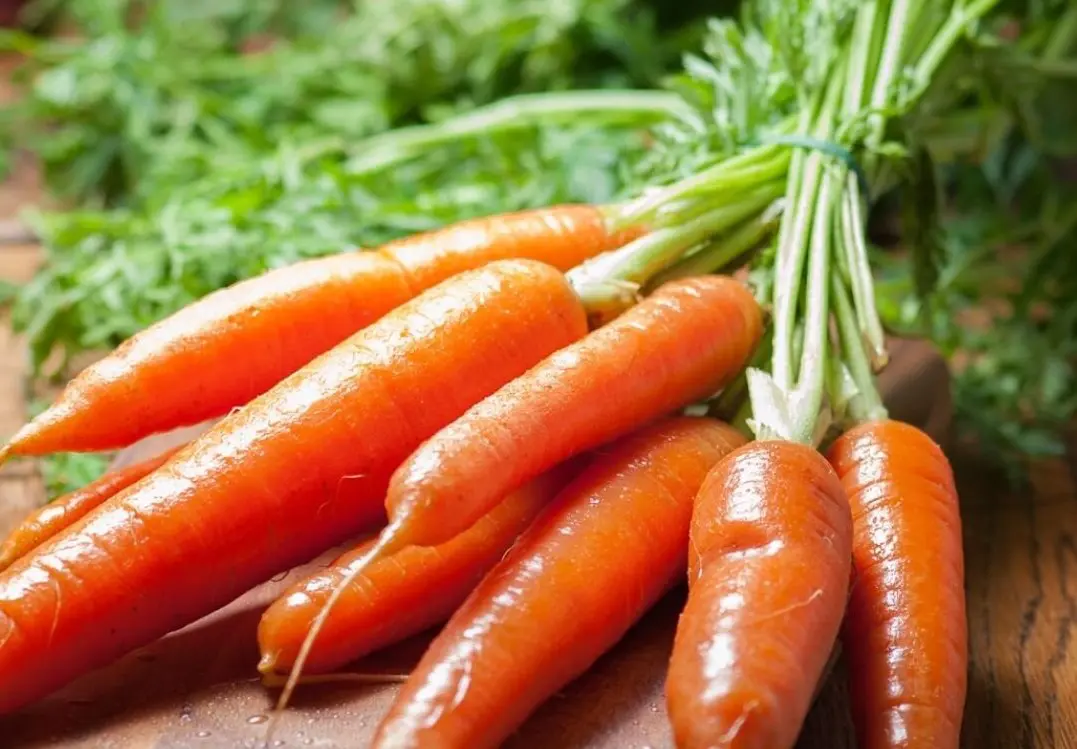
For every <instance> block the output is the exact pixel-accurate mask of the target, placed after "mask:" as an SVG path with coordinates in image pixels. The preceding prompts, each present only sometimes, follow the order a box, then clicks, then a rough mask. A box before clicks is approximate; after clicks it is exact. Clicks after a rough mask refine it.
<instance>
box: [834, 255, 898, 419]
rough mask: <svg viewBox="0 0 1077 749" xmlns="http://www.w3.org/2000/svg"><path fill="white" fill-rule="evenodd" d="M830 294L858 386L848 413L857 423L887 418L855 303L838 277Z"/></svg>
mask: <svg viewBox="0 0 1077 749" xmlns="http://www.w3.org/2000/svg"><path fill="white" fill-rule="evenodd" d="M831 295H832V296H833V299H834V314H835V318H836V319H837V323H838V336H839V338H840V340H841V350H842V353H843V354H844V359H845V364H846V366H847V367H848V369H849V373H850V374H851V375H852V378H853V381H854V382H855V383H856V389H857V395H856V397H855V398H853V399H852V401H850V403H849V413H850V414H851V415H852V417H853V419H855V420H856V421H857V422H858V423H863V422H865V421H876V420H879V419H885V418H886V407H885V406H883V402H882V398H881V397H880V396H879V391H878V389H877V388H876V387H875V378H874V377H873V375H872V371H871V364H870V363H869V362H868V357H867V354H866V352H865V351H864V346H863V343H862V341H861V338H860V334H859V331H858V330H857V325H856V319H855V316H854V314H853V310H852V305H850V303H849V297H848V295H847V294H846V292H845V286H844V285H843V284H842V283H841V280H840V279H839V278H838V277H837V276H833V277H832V278H831Z"/></svg>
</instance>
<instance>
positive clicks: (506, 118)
mask: <svg viewBox="0 0 1077 749" xmlns="http://www.w3.org/2000/svg"><path fill="white" fill-rule="evenodd" d="M685 106H686V105H685V104H684V102H683V100H682V99H681V98H680V97H679V96H677V95H676V94H672V93H668V92H664V91H632V90H622V91H615V90H595V91H565V92H560V93H556V94H551V93H544V94H521V95H519V96H513V97H509V98H507V99H502V100H501V101H498V102H495V103H493V104H490V105H488V106H485V107H480V108H478V109H475V110H472V111H470V112H468V113H466V114H462V115H459V116H456V117H452V118H449V119H447V120H444V121H442V122H435V123H430V124H427V125H414V126H411V127H403V128H397V129H396V130H389V131H387V132H385V133H380V134H378V135H375V136H372V137H370V138H366V139H365V140H363V141H361V142H360V143H358V144H356V146H355V148H353V149H352V153H353V155H352V158H351V160H350V161H349V163H348V171H349V173H350V174H368V173H372V172H377V171H379V170H381V169H385V168H387V167H390V166H393V165H395V164H398V163H400V162H401V161H405V160H407V159H409V158H411V157H413V156H415V155H417V154H418V153H420V152H421V151H422V150H424V149H427V148H430V147H433V146H439V145H444V144H446V143H449V142H452V141H457V140H464V139H466V138H471V137H475V136H479V135H483V136H486V135H493V134H495V133H503V132H507V131H511V130H522V129H527V128H531V127H534V126H535V125H536V124H539V123H550V122H558V121H569V122H571V121H572V120H573V119H575V118H577V117H579V116H580V115H584V114H586V115H589V116H596V115H606V116H608V119H609V120H611V121H619V120H620V121H626V122H631V123H634V122H657V121H661V120H664V119H671V118H673V117H675V116H676V115H677V113H678V112H680V111H682V110H683V109H684V107H685Z"/></svg>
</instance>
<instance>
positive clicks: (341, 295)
mask: <svg viewBox="0 0 1077 749" xmlns="http://www.w3.org/2000/svg"><path fill="white" fill-rule="evenodd" d="M636 235H637V232H634V231H629V232H624V233H621V234H612V233H610V232H609V231H608V230H607V228H606V222H605V219H604V217H603V215H602V212H601V210H600V209H599V208H597V207H594V206H590V205H562V206H554V207H551V208H543V209H538V210H531V211H522V212H519V213H508V214H504V215H499V216H491V217H488V218H482V219H474V220H471V221H464V222H461V223H458V224H454V225H452V226H449V227H447V228H444V229H440V230H438V231H432V232H427V233H424V234H419V235H416V236H413V237H408V238H405V239H401V240H398V241H396V242H391V243H389V244H387V245H385V246H383V247H381V248H379V249H378V250H375V251H365V252H363V251H361V252H349V253H344V254H341V255H336V256H332V257H327V258H320V259H316V260H308V261H304V262H300V263H296V264H294V265H291V266H288V267H285V268H279V269H276V270H273V271H270V272H269V273H266V274H264V275H262V276H259V277H257V278H253V279H249V280H246V281H242V282H240V283H237V284H235V285H233V286H231V287H229V288H227V289H222V290H220V291H217V292H214V293H212V294H210V295H208V296H206V297H203V298H202V299H200V300H198V301H196V302H194V303H192V304H191V305H189V306H188V307H186V308H184V309H182V310H180V311H179V312H177V313H175V314H174V315H172V316H170V317H168V318H166V319H165V320H162V321H161V322H159V323H157V324H155V325H152V326H151V327H149V328H147V329H146V330H144V331H142V332H141V333H138V334H137V335H135V336H133V337H132V338H130V339H129V340H127V341H126V342H124V343H123V344H122V345H121V346H120V347H119V348H117V349H116V350H115V351H114V352H112V353H111V354H110V355H108V356H106V357H105V358H104V359H102V360H100V361H99V362H97V363H95V364H93V365H91V366H89V367H87V368H86V369H85V370H83V371H82V372H81V373H80V374H79V375H78V376H77V377H75V378H74V379H73V380H72V381H71V382H70V383H69V384H68V385H67V387H66V388H65V389H64V391H63V393H62V394H61V395H60V397H59V399H58V400H57V401H56V402H55V403H54V404H53V405H52V406H51V407H50V408H49V409H47V410H46V411H44V412H43V413H42V414H41V415H39V416H38V417H37V418H36V419H34V421H32V422H31V423H29V424H27V425H26V426H25V427H24V428H23V429H22V430H21V431H20V432H19V433H18V434H16V435H15V437H14V438H12V440H11V442H10V444H9V446H8V448H7V450H8V451H9V452H10V453H11V454H13V455H43V454H46V453H50V452H59V451H72V452H78V451H88V450H91V451H92V450H106V449H112V448H118V447H125V446H127V445H130V444H132V443H133V442H135V441H137V440H139V439H142V438H143V437H146V436H148V435H150V434H153V433H156V432H162V431H167V430H170V429H174V428H177V427H180V426H186V425H189V424H196V423H199V422H202V421H204V420H207V419H210V418H213V417H217V416H221V415H223V414H226V413H228V412H229V411H230V410H231V409H233V408H236V407H239V406H242V405H244V404H245V403H247V402H248V401H249V400H250V399H251V398H253V397H255V396H257V395H260V394H261V393H263V392H265V391H266V390H268V389H269V388H270V387H272V386H273V385H274V384H276V383H277V382H278V381H280V380H281V379H282V378H284V377H285V376H287V375H288V374H290V373H292V372H294V371H295V370H297V369H298V368H299V367H301V366H303V365H304V364H306V363H307V362H309V361H310V360H311V359H313V358H314V357H315V356H317V355H319V354H321V353H323V352H325V351H328V350H329V349H330V348H332V347H333V346H335V345H336V344H337V343H339V342H340V341H342V340H344V339H345V338H347V337H348V336H350V335H351V334H353V333H355V332H356V331H358V330H360V329H361V328H363V327H365V326H367V325H369V324H370V323H372V322H374V321H375V320H377V319H378V318H380V317H381V316H382V315H384V314H385V313H386V312H388V311H389V310H391V309H394V308H395V307H397V306H399V305H400V304H402V303H403V302H405V301H406V300H408V299H410V298H412V297H413V296H415V295H416V294H418V293H420V292H421V291H423V290H424V289H427V288H430V287H431V286H433V285H435V284H438V283H440V282H442V281H444V280H445V279H447V278H450V277H452V276H454V275H456V274H457V273H459V272H461V271H464V270H470V269H472V268H478V267H480V266H482V265H485V264H486V263H488V262H492V261H495V260H507V259H514V258H522V259H535V260H540V261H543V262H545V263H547V264H549V265H553V266H554V267H556V268H558V269H560V270H568V269H569V268H571V267H573V266H575V265H577V264H578V263H580V262H582V261H584V260H586V259H587V258H589V257H592V256H594V255H597V254H599V253H601V252H604V251H606V250H609V249H612V248H614V247H617V246H619V245H620V244H622V243H624V242H626V241H628V240H629V239H631V238H633V237H634V236H636Z"/></svg>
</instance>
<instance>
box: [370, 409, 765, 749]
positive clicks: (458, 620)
mask: <svg viewBox="0 0 1077 749" xmlns="http://www.w3.org/2000/svg"><path fill="white" fill-rule="evenodd" d="M743 441H744V438H743V437H741V436H740V434H738V433H737V432H736V431H735V430H733V429H732V428H730V427H728V426H726V425H724V424H721V423H719V422H716V421H713V420H710V419H694V418H687V417H678V418H673V419H669V420H665V421H663V422H659V423H658V424H654V425H651V426H650V427H649V428H646V429H644V430H642V431H641V432H638V433H636V434H635V435H632V436H629V437H627V438H625V439H623V440H621V441H619V442H617V443H615V444H613V445H612V446H610V447H609V448H605V449H603V450H602V451H601V452H600V453H598V454H597V456H596V457H595V459H594V462H593V463H592V464H591V465H590V466H589V467H588V468H587V469H585V470H584V472H583V473H582V474H581V475H580V476H579V477H578V478H577V479H576V480H575V481H573V482H572V483H570V484H569V485H568V486H567V487H566V488H565V489H564V490H563V491H562V492H561V494H560V495H559V496H558V497H557V499H556V500H554V503H553V504H552V505H551V506H550V508H549V509H548V510H547V511H546V512H545V513H543V514H542V515H540V516H539V518H538V519H537V520H536V521H535V523H534V525H532V526H531V528H529V529H528V530H527V531H525V532H524V534H523V535H522V536H521V537H520V539H519V540H518V541H517V543H516V545H515V546H513V548H512V550H511V551H510V552H509V553H508V555H507V556H506V557H505V559H504V560H503V561H502V562H501V563H500V564H498V566H497V567H495V568H494V569H493V570H492V571H491V572H490V574H489V575H487V577H486V578H485V579H484V580H483V581H482V583H480V585H479V587H478V588H476V589H475V592H474V593H473V594H472V595H471V596H470V597H469V598H468V600H467V601H466V602H465V603H464V604H463V606H462V607H461V608H460V610H459V611H457V613H456V614H455V615H454V616H453V617H452V619H450V620H449V623H448V624H447V625H446V626H445V629H444V630H443V631H442V632H441V634H440V635H439V636H438V637H437V639H435V640H434V642H433V643H432V644H431V646H430V648H429V650H428V651H427V652H426V654H425V656H424V657H423V659H422V660H421V661H420V663H419V665H418V666H417V667H416V668H415V670H414V671H413V672H412V674H411V676H410V677H409V678H408V681H407V682H406V683H405V684H404V686H403V688H402V689H401V691H400V693H399V694H398V695H397V697H396V701H395V702H394V703H393V706H392V707H391V708H390V710H389V713H388V715H387V716H386V718H385V719H384V721H383V722H382V724H381V725H380V726H379V728H378V731H377V734H376V736H375V738H374V741H373V747H374V748H375V749H420V748H424V747H468V749H483V747H494V746H497V745H498V744H500V743H501V742H502V741H503V740H504V739H505V737H506V736H508V735H509V734H510V733H511V732H512V731H513V730H515V728H516V727H517V726H518V725H519V724H520V723H522V722H523V720H524V719H525V718H526V717H527V716H528V715H529V714H530V713H531V712H532V711H533V710H534V709H535V707H537V706H538V705H539V704H540V703H542V702H543V701H544V700H545V699H547V698H548V697H550V696H551V695H552V694H553V693H554V692H556V691H557V690H558V689H560V688H561V687H562V686H563V685H564V684H566V683H568V682H569V681H571V680H572V679H574V678H575V677H576V676H578V675H579V674H581V673H582V672H583V671H585V670H586V669H587V668H588V667H589V666H590V665H591V664H592V663H594V661H595V660H596V659H598V657H599V656H600V655H601V654H602V653H604V652H605V651H606V650H608V649H609V648H610V647H611V646H612V645H613V644H614V643H616V642H617V641H618V640H619V639H620V638H621V637H622V635H624V633H625V632H626V631H627V630H628V628H629V627H630V626H631V625H632V624H633V623H634V622H635V621H636V620H637V619H638V618H639V617H640V616H641V615H642V614H643V613H644V612H645V611H646V610H647V609H648V608H650V606H651V605H652V604H653V603H654V602H655V601H656V600H657V599H658V597H659V596H661V595H662V593H663V592H664V591H666V590H667V589H668V588H669V587H670V586H672V585H673V584H674V583H675V582H676V580H677V578H678V577H680V576H681V575H682V574H683V573H684V568H685V560H686V557H687V550H688V525H689V521H690V519H691V514H692V502H693V499H694V498H695V495H696V491H697V490H698V489H699V486H700V484H701V483H702V482H703V479H704V477H705V476H706V474H707V472H708V470H710V468H711V467H712V466H714V464H715V463H716V462H718V461H719V460H721V458H722V457H723V456H724V455H725V454H727V453H729V452H730V451H731V450H733V449H735V448H736V447H737V446H738V445H740V444H742V443H743Z"/></svg>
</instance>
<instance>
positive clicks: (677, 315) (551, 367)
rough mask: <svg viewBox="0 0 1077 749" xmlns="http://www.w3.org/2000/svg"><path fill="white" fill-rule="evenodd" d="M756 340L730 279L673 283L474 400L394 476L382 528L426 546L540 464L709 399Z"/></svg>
mask: <svg viewBox="0 0 1077 749" xmlns="http://www.w3.org/2000/svg"><path fill="white" fill-rule="evenodd" d="M761 333H762V314H761V312H760V309H759V306H758V305H757V304H756V301H755V299H754V298H753V297H752V295H751V293H750V292H749V291H748V289H747V288H745V287H744V286H743V285H741V284H740V283H738V282H737V281H734V280H732V279H730V278H725V277H721V276H706V277H700V278H691V279H686V280H683V281H674V282H672V283H669V284H666V285H664V286H662V287H661V288H660V289H658V290H657V291H656V292H655V293H654V294H653V295H652V296H650V297H648V298H647V299H645V300H644V301H642V302H641V303H640V304H638V305H637V306H635V307H633V308H632V309H630V310H629V311H628V312H626V313H624V314H623V315H621V316H620V317H618V318H617V319H615V320H614V321H613V322H611V323H609V324H608V325H606V326H605V327H603V328H599V329H598V330H596V331H594V332H593V333H591V334H590V335H589V336H587V337H586V338H584V339H583V340H582V341H579V342H578V343H576V344H574V345H572V346H569V347H567V348H566V349H564V350H563V351H558V352H557V353H555V354H553V355H552V356H550V357H549V358H547V359H546V360H545V361H544V362H542V363H541V364H540V365H538V366H537V367H535V368H533V369H532V370H530V371H529V372H528V373H527V374H525V375H523V376H522V377H519V378H517V379H515V380H513V381H512V382H510V383H508V384H507V385H505V386H504V387H503V388H501V389H500V390H499V391H498V392H496V393H494V394H493V395H492V396H490V397H489V398H486V399H485V400H483V401H480V402H479V403H477V404H476V405H475V406H473V407H472V408H471V409H469V410H468V412H467V413H466V414H464V415H463V416H462V417H460V418H459V419H457V420H456V421H455V422H453V423H452V424H451V425H449V426H448V427H446V428H444V429H442V430H441V431H440V432H438V433H437V434H436V435H435V436H434V437H433V438H431V439H430V440H428V441H427V442H426V443H424V444H423V446H422V447H420V448H419V449H418V450H416V451H415V453H414V454H413V455H412V456H411V457H410V458H408V460H407V461H406V462H405V463H404V464H403V465H401V466H400V468H399V469H398V470H397V471H396V472H395V473H394V474H393V478H392V481H391V483H390V485H389V493H388V495H387V496H386V500H385V501H386V507H387V508H388V511H389V516H390V518H391V521H392V522H391V524H390V526H389V531H390V532H392V533H395V534H396V535H397V538H398V539H401V540H405V541H406V542H407V543H414V544H424V545H431V544H437V543H440V542H442V541H444V540H445V539H447V538H451V537H452V536H453V535H454V534H456V533H458V532H460V531H461V530H463V529H464V528H467V527H469V526H470V525H471V524H472V523H474V522H475V521H476V520H477V519H478V518H480V517H482V515H483V514H484V513H486V512H487V511H488V510H489V509H490V508H491V507H492V506H493V505H494V504H496V503H497V501H498V500H499V499H500V498H501V497H502V496H504V495H505V493H507V492H508V491H510V490H511V489H513V488H514V487H516V486H519V485H521V484H522V483H523V482H525V481H527V480H529V479H531V478H533V477H534V476H536V475H538V474H539V473H541V472H542V471H544V470H546V469H547V468H549V467H550V466H553V465H556V464H557V463H559V462H560V461H562V460H565V459H566V458H568V457H570V456H571V455H574V454H576V453H579V452H582V451H585V450H589V449H591V448H593V447H596V446H598V445H600V444H602V443H604V442H607V441H609V440H611V439H613V438H615V437H618V436H620V435H622V434H624V433H626V432H628V431H630V430H632V429H634V428H636V427H638V426H640V425H641V424H643V423H646V422H648V421H651V420H652V419H655V418H658V417H660V416H663V415H665V414H668V413H669V412H671V411H673V410H675V409H677V408H681V407H683V406H685V405H687V404H689V403H690V402H692V401H693V400H694V399H697V398H701V397H705V396H708V395H712V394H713V393H715V392H716V391H717V390H718V389H719V388H720V387H721V386H722V385H723V384H724V383H725V382H726V381H728V380H729V378H731V377H732V376H733V375H735V374H736V373H737V372H738V371H739V370H740V369H741V368H742V367H743V366H744V364H745V363H746V362H747V361H748V358H749V357H750V356H751V354H752V351H753V350H754V349H755V346H756V344H757V343H758V341H759V338H760V335H761Z"/></svg>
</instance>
